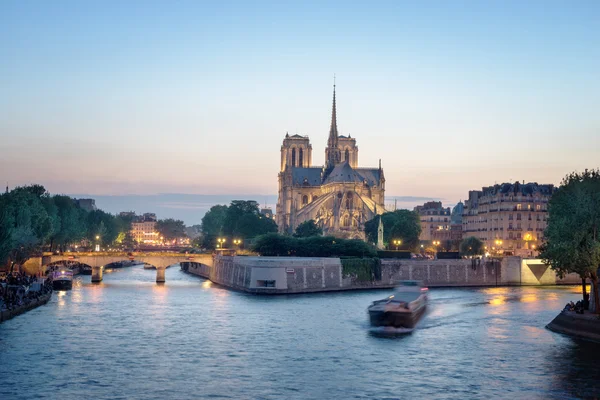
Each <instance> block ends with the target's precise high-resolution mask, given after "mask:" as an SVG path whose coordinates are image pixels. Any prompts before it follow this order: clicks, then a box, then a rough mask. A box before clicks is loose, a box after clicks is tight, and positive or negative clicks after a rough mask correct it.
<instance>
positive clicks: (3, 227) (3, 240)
mask: <svg viewBox="0 0 600 400" xmlns="http://www.w3.org/2000/svg"><path fill="white" fill-rule="evenodd" d="M1 199H2V196H0V265H5V264H6V261H7V259H8V256H9V255H10V251H11V250H12V248H13V245H12V232H13V227H12V226H11V224H10V222H9V220H8V215H7V212H6V211H5V210H4V209H2V201H1Z"/></svg>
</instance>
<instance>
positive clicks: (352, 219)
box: [276, 85, 385, 239]
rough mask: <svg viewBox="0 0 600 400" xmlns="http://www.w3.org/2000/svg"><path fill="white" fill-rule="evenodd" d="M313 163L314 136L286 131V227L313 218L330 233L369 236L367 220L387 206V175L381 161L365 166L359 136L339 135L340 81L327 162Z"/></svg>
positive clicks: (281, 214) (282, 213) (281, 199)
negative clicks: (312, 143) (376, 164)
mask: <svg viewBox="0 0 600 400" xmlns="http://www.w3.org/2000/svg"><path fill="white" fill-rule="evenodd" d="M311 164H312V146H311V144H310V140H309V138H308V136H300V135H293V136H290V135H289V134H286V135H285V138H284V140H283V145H282V146H281V168H280V172H279V193H278V195H279V196H278V201H277V211H276V220H277V225H278V226H279V230H280V232H281V233H290V234H291V233H293V232H294V230H295V229H296V227H297V226H298V225H299V224H301V223H302V222H305V221H308V220H311V219H312V220H315V221H316V223H317V224H318V225H319V226H321V227H322V228H323V232H324V234H326V235H334V236H338V237H346V238H361V239H364V237H365V235H364V224H365V222H366V221H368V220H370V219H372V218H373V217H374V216H376V215H378V214H382V213H383V212H384V211H385V209H384V204H385V178H384V175H383V169H382V168H381V162H380V163H379V167H378V168H359V167H358V147H357V146H356V139H355V138H352V137H351V136H350V135H348V136H343V135H339V133H338V128H337V109H336V98H335V85H334V87H333V106H332V111H331V126H330V128H329V138H328V140H327V147H326V149H325V165H324V166H311Z"/></svg>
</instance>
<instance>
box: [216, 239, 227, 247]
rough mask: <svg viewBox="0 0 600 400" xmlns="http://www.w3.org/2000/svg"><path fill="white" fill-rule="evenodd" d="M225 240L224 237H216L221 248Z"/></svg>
mask: <svg viewBox="0 0 600 400" xmlns="http://www.w3.org/2000/svg"><path fill="white" fill-rule="evenodd" d="M226 241H227V239H226V238H218V239H217V242H219V246H220V247H221V248H223V246H224V245H225V242H226Z"/></svg>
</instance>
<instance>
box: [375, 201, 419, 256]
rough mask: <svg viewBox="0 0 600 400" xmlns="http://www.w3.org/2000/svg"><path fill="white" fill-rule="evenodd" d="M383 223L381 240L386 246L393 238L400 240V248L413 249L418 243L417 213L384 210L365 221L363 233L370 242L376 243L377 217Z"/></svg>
mask: <svg viewBox="0 0 600 400" xmlns="http://www.w3.org/2000/svg"><path fill="white" fill-rule="evenodd" d="M380 218H381V221H382V223H383V242H384V244H385V245H386V246H387V245H389V244H390V243H391V242H392V241H393V240H395V239H398V240H401V241H402V245H401V246H400V247H401V248H402V249H405V250H410V251H415V250H416V249H417V247H418V245H419V235H420V234H421V223H420V219H419V215H418V214H417V213H416V212H414V211H410V210H396V211H392V212H386V213H383V214H381V215H378V216H376V217H375V218H373V219H371V220H369V221H367V222H366V223H365V234H366V236H367V240H368V241H369V242H371V243H377V233H378V232H377V231H378V229H379V219H380Z"/></svg>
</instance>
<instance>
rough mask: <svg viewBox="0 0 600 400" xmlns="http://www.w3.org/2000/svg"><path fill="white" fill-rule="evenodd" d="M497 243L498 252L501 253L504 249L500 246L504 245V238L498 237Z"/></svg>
mask: <svg viewBox="0 0 600 400" xmlns="http://www.w3.org/2000/svg"><path fill="white" fill-rule="evenodd" d="M495 243H496V247H497V248H498V253H500V252H501V251H502V250H501V249H500V247H501V246H502V240H500V239H496V241H495Z"/></svg>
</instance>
